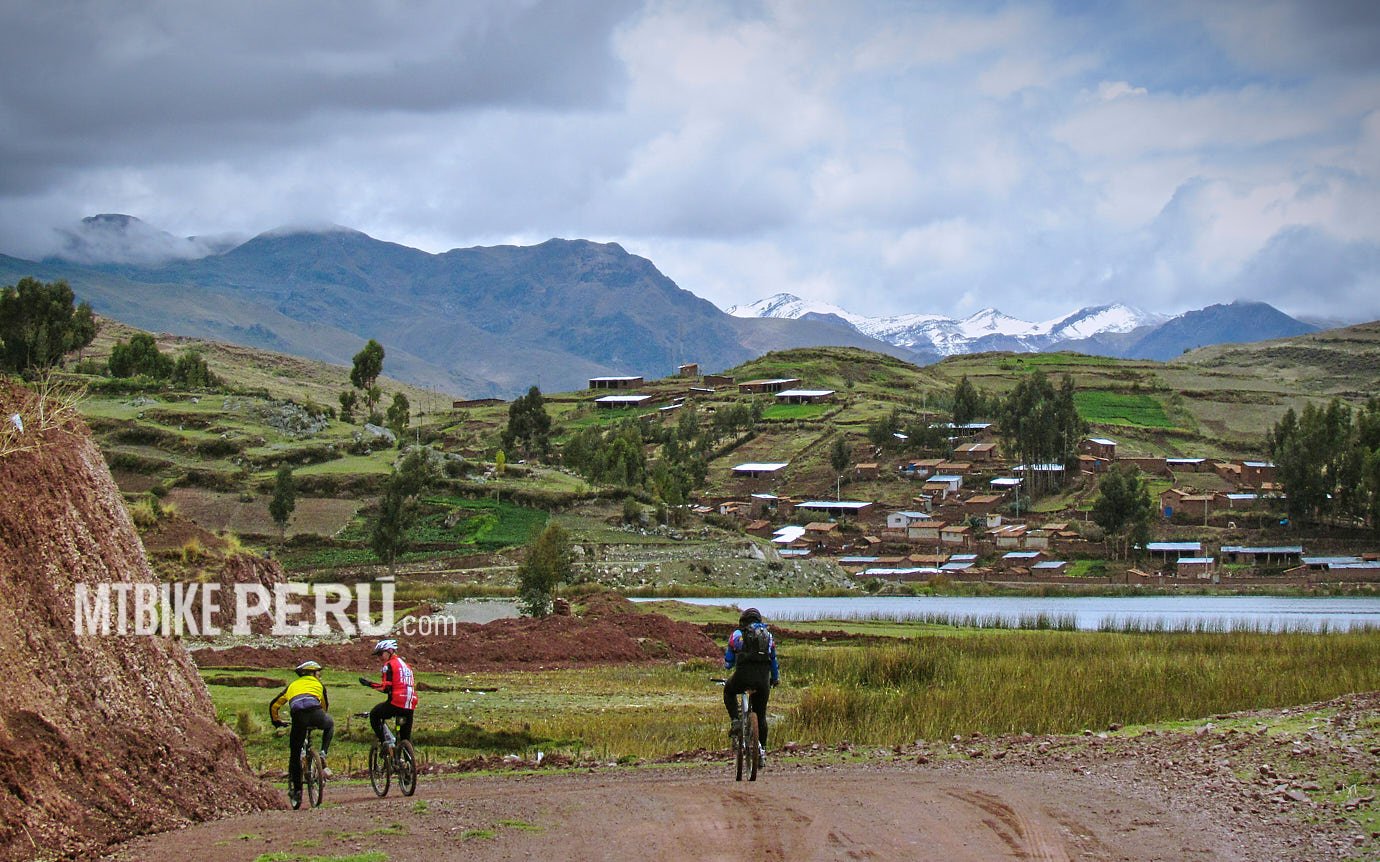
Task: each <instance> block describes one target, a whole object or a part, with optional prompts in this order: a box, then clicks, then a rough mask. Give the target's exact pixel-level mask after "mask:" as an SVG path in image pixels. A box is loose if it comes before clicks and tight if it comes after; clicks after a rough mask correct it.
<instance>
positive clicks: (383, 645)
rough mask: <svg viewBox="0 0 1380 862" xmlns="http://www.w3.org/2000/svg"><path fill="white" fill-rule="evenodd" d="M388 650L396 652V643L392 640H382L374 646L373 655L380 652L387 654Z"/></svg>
mask: <svg viewBox="0 0 1380 862" xmlns="http://www.w3.org/2000/svg"><path fill="white" fill-rule="evenodd" d="M390 650H391V651H392V652H397V651H398V642H397V641H395V640H393V639H392V638H384V639H383V640H381V641H379V642H378V643H376V644H374V655H378V654H379V653H381V652H388V651H390Z"/></svg>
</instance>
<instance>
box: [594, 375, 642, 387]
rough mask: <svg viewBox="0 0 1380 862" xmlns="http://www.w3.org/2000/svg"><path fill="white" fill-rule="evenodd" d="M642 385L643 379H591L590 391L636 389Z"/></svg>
mask: <svg viewBox="0 0 1380 862" xmlns="http://www.w3.org/2000/svg"><path fill="white" fill-rule="evenodd" d="M641 385H642V378H641V377H591V378H589V387H588V388H590V389H636V388H637V387H639V386H641Z"/></svg>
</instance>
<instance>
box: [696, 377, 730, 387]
mask: <svg viewBox="0 0 1380 862" xmlns="http://www.w3.org/2000/svg"><path fill="white" fill-rule="evenodd" d="M700 382H701V383H703V384H704V385H705V386H712V387H718V386H732V385H733V378H732V377H730V376H729V375H727V374H706V375H704V379H703V380H701V381H700Z"/></svg>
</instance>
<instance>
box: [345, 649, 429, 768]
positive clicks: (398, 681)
mask: <svg viewBox="0 0 1380 862" xmlns="http://www.w3.org/2000/svg"><path fill="white" fill-rule="evenodd" d="M374 655H382V656H383V661H384V665H383V670H382V675H383V676H382V680H381V681H379V682H370V681H369V680H368V679H366V678H365V677H360V678H359V682H360V684H361V685H366V686H368V687H369V688H372V689H375V690H377V691H381V692H383V693H384V694H386V695H388V699H387V700H385V701H383V702H382V703H380V704H378V705H377V706H375V707H374V708H373V709H371V710H369V726H370V727H372V728H373V729H374V735H375V736H377V737H378V739H379V742H381V743H383V746H384V748H386V749H387V750H388V754H389V756H390V757H391V756H392V755H393V753H394V751H395V750H396V749H395V746H396V744H397V741H396V740H394V739H393V731H392V730H390V729H389V728H388V725H387V724H385V723H384V722H386V721H388V719H390V718H395V717H396V718H399V719H401V721H399V723H398V735H399V736H401V737H402V738H403V739H411V738H412V714H413V711H414V710H415V709H416V708H417V683H416V681H415V680H414V679H413V676H412V668H411V667H408V664H407V662H405V661H403V660H402V656H400V655H398V642H397V641H396V640H394V639H392V638H385V639H384V640H381V641H379V642H378V643H376V644H374Z"/></svg>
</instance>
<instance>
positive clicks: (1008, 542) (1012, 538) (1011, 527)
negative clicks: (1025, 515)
mask: <svg viewBox="0 0 1380 862" xmlns="http://www.w3.org/2000/svg"><path fill="white" fill-rule="evenodd" d="M1028 530H1029V528H1028V527H1026V526H1025V525H1024V524H1008V525H1006V526H1005V527H1000V528H998V529H996V530H994V531H993V532H992V541H993V543H994V544H995V545H996V546H997V548H998V549H1005V550H1014V549H1016V548H1019V547H1020V546H1021V543H1022V542H1024V541H1025V534H1026V532H1027V531H1028Z"/></svg>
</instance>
